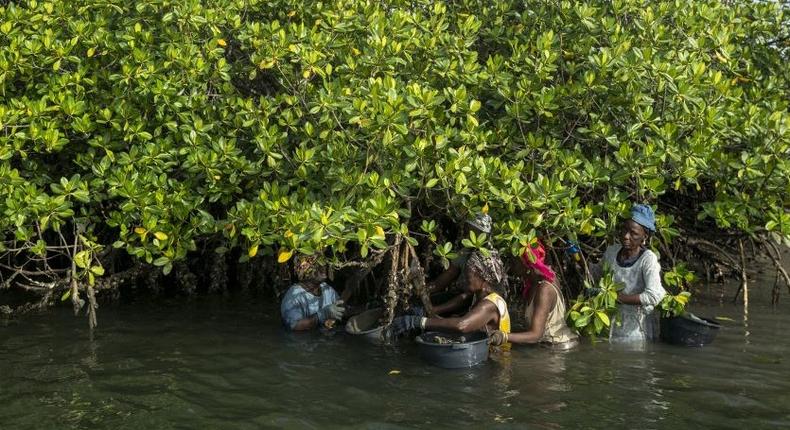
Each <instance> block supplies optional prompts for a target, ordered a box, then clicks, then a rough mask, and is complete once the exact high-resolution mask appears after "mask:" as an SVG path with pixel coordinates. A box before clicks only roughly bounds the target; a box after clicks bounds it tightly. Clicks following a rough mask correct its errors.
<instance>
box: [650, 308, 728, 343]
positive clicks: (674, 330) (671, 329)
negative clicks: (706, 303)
mask: <svg viewBox="0 0 790 430" xmlns="http://www.w3.org/2000/svg"><path fill="white" fill-rule="evenodd" d="M720 327H721V325H719V323H717V322H716V321H713V320H710V319H707V318H700V317H698V316H696V315H693V314H689V315H684V316H678V317H669V318H661V340H663V341H664V342H667V343H670V344H672V345H685V346H703V345H707V344H709V343H711V342H713V339H715V338H716V335H717V334H718V333H719V328H720Z"/></svg>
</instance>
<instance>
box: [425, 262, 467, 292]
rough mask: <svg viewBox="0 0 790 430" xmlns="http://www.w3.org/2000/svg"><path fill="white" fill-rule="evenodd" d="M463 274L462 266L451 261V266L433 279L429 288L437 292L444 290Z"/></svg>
mask: <svg viewBox="0 0 790 430" xmlns="http://www.w3.org/2000/svg"><path fill="white" fill-rule="evenodd" d="M460 274H461V268H459V267H458V266H456V265H455V264H453V263H452V262H451V263H450V267H448V268H447V270H445V271H444V272H442V274H441V275H439V276H438V277H437V278H436V279H434V280H433V282H431V283H430V284H429V285H430V286H429V288H428V290H429V291H430V292H437V291H444V290H446V289H447V287H449V286H450V284H452V283H453V282H454V281H455V280H456V279H458V275H460Z"/></svg>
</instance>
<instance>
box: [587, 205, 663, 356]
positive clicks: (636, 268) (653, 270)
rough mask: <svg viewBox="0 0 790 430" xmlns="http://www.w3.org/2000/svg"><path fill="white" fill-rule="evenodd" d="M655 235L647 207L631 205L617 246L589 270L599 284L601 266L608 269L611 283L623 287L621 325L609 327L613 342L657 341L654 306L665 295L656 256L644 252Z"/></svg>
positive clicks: (619, 306) (654, 223)
mask: <svg viewBox="0 0 790 430" xmlns="http://www.w3.org/2000/svg"><path fill="white" fill-rule="evenodd" d="M655 231H656V217H655V214H654V213H653V210H652V209H651V208H650V206H647V205H641V204H639V205H634V206H633V207H632V208H631V218H629V219H627V220H625V221H624V222H623V224H622V226H621V228H620V233H619V239H620V243H618V244H615V245H611V246H609V247H608V248H606V251H605V252H604V254H603V258H602V259H601V262H599V263H598V264H596V265H593V266H592V267H591V270H592V275H593V278H594V279H595V280H596V282H597V281H598V279H600V277H601V275H602V273H603V266H604V265H608V266H609V267H610V268H611V271H612V273H613V275H614V281H615V282H616V283H618V284H620V285H622V286H623V289H622V290H620V292H619V293H618V294H617V302H618V309H619V312H620V320H621V324H620V325H618V324H616V323H615V324H612V326H611V331H610V336H609V337H610V339H611V340H613V341H629V342H630V341H646V340H654V339H656V338H657V337H658V321H657V316H658V315H657V313H656V312H653V310H654V308H655V307H656V305H658V304H659V303H660V302H661V299H663V298H664V295H665V294H666V291H665V290H664V287H662V286H661V264H659V262H658V256H657V255H656V254H655V253H654V252H653V251H651V250H650V249H648V248H647V241H648V239H649V238H650V235H652V234H653V233H655Z"/></svg>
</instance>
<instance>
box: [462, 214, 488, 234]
mask: <svg viewBox="0 0 790 430" xmlns="http://www.w3.org/2000/svg"><path fill="white" fill-rule="evenodd" d="M466 223H467V224H469V225H470V226H472V227H474V228H475V229H476V230H477V231H481V232H483V233H485V234H491V224H492V223H493V222H492V221H491V216H490V215H488V214H486V213H479V214H477V215H476V216H475V217H474V218H472V219H469V220H467V221H466Z"/></svg>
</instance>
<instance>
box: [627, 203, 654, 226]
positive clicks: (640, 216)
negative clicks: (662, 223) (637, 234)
mask: <svg viewBox="0 0 790 430" xmlns="http://www.w3.org/2000/svg"><path fill="white" fill-rule="evenodd" d="M631 219H632V220H633V221H634V222H635V223H637V224H639V225H641V226H642V227H644V228H645V229H647V230H648V231H649V232H650V233H655V232H656V214H655V213H653V209H651V208H650V206H648V205H633V206H632V207H631Z"/></svg>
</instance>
